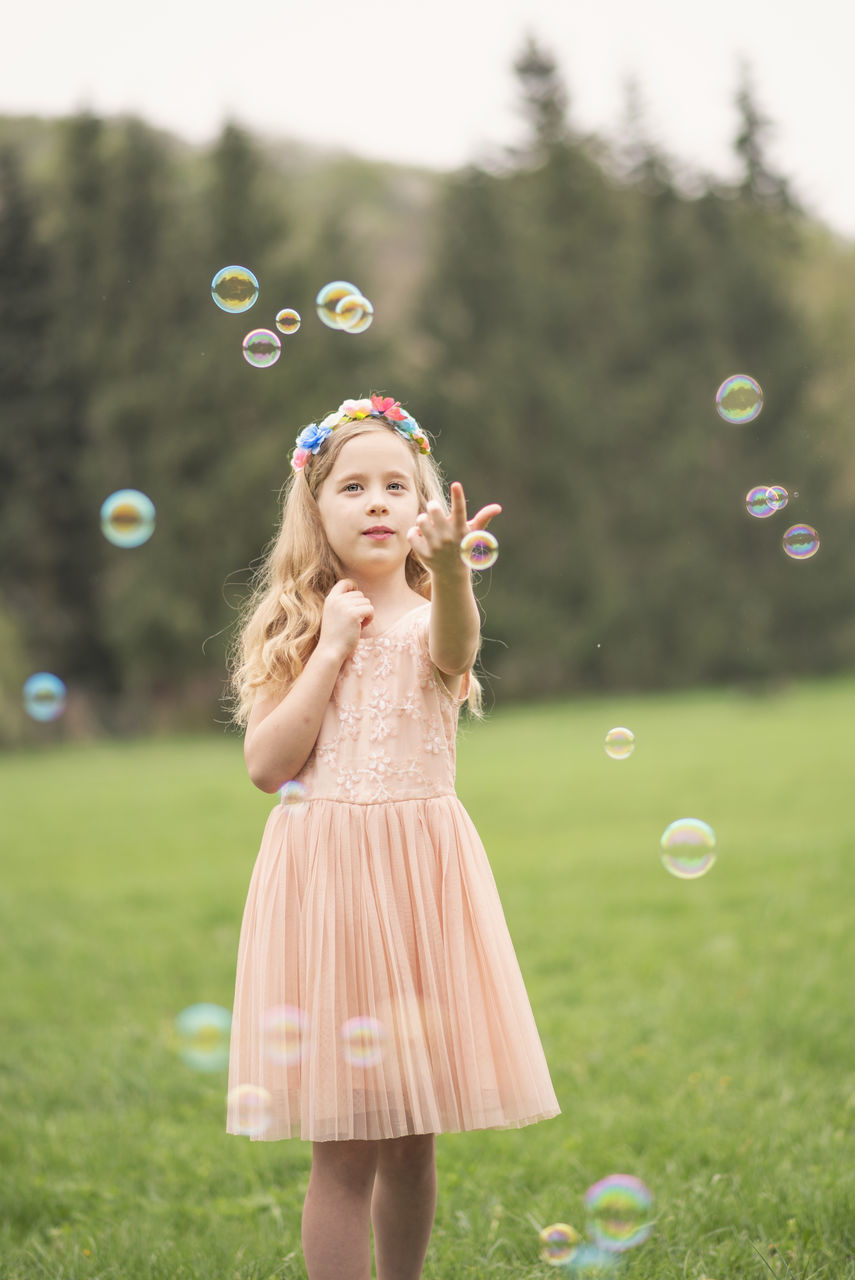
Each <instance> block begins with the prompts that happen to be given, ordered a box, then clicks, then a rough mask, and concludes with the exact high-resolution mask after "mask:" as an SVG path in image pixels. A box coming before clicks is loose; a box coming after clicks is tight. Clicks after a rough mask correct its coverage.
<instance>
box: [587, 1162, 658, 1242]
mask: <svg viewBox="0 0 855 1280" xmlns="http://www.w3.org/2000/svg"><path fill="white" fill-rule="evenodd" d="M652 1208H653V1196H652V1194H651V1192H650V1191H649V1190H648V1188H647V1187H646V1186H645V1185H644V1183H643V1182H642V1181H641V1179H640V1178H636V1177H634V1176H633V1175H632V1174H630V1173H612V1174H610V1175H609V1176H608V1177H607V1178H602V1179H601V1180H600V1181H599V1182H595V1183H594V1185H593V1186H591V1187H589V1188H588V1190H587V1191H586V1192H585V1210H586V1213H587V1226H588V1234H589V1236H590V1237H591V1239H592V1240H593V1241H594V1243H595V1244H596V1245H597V1246H599V1248H601V1249H605V1250H606V1252H608V1253H623V1252H624V1251H625V1250H626V1249H632V1248H633V1247H634V1246H635V1245H638V1244H641V1243H642V1241H644V1240H646V1239H647V1237H648V1236H649V1235H650V1232H651V1231H652V1230H653V1219H652Z"/></svg>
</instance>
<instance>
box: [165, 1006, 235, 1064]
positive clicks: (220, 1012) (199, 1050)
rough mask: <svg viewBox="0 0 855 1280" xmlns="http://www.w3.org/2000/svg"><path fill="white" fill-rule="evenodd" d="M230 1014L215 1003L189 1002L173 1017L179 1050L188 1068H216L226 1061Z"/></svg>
mask: <svg viewBox="0 0 855 1280" xmlns="http://www.w3.org/2000/svg"><path fill="white" fill-rule="evenodd" d="M231 1026H232V1015H231V1014H230V1013H229V1011H228V1009H224V1008H223V1007H222V1006H221V1005H218V1004H191V1005H190V1006H189V1007H188V1008H187V1009H182V1011H181V1013H179V1014H178V1015H177V1017H176V1019H175V1032H176V1035H177V1037H178V1052H179V1054H180V1056H181V1060H182V1061H183V1062H186V1063H187V1066H188V1067H195V1068H196V1070H197V1071H219V1069H220V1068H221V1067H224V1066H226V1065H227V1063H228V1060H229V1034H230V1032H231Z"/></svg>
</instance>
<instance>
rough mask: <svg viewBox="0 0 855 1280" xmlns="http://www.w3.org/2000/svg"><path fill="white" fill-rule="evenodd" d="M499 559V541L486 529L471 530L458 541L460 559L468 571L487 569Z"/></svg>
mask: <svg viewBox="0 0 855 1280" xmlns="http://www.w3.org/2000/svg"><path fill="white" fill-rule="evenodd" d="M498 558H499V540H498V538H497V537H496V536H495V534H492V533H490V532H489V531H488V530H487V529H471V530H470V531H469V533H465V534H464V535H463V537H462V539H461V541H460V559H461V560H462V561H463V563H464V564H465V565H468V566H469V568H470V569H489V568H490V566H491V565H494V564H495V563H496V561H497V560H498Z"/></svg>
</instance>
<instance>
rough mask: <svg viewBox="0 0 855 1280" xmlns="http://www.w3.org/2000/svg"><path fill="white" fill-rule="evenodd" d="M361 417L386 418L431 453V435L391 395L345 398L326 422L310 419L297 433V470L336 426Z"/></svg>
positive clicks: (404, 434)
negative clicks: (428, 435)
mask: <svg viewBox="0 0 855 1280" xmlns="http://www.w3.org/2000/svg"><path fill="white" fill-rule="evenodd" d="M361 418H384V419H385V420H386V422H388V423H389V424H390V425H391V426H393V427H394V428H395V430H396V431H399V432H400V434H401V435H402V436H403V437H404V439H405V440H412V442H413V444H415V445H417V446H418V449H419V453H430V444H429V443H428V438H427V436H426V435H425V433H424V432H423V431H422V429H421V427H420V426H419V424H418V423H417V422H416V420H415V418H413V417H411V416H410V414H408V413H406V412H405V410H403V409H402V408H401V406H400V404H399V402H398V401H397V400H393V399H392V397H391V396H372V397H371V399H370V400H345V401H343V402H342V404H340V405H339V407H338V408H337V409H336V411H335V413H328V414H327V416H326V417H325V418H324V419H323V421H322V422H310V423H309V425H308V426H307V427H304V428H303V430H302V431H301V432H300V434H299V435H298V436H297V447H296V449H295V450H294V454H293V457H292V458H291V466H292V467H293V468H294V470H295V471H302V470H303V468H304V467H305V465H306V463H307V462H308V461H309V454H311V453H317V452H318V450H319V449H320V447H321V445H322V444H323V442H324V441H325V440H326V439H327V437H328V436H331V435H332V433H333V432H334V431H335V429H336V427H340V426H342V425H343V424H344V423H346V422H358V421H359V420H360V419H361Z"/></svg>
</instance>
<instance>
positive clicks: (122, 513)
mask: <svg viewBox="0 0 855 1280" xmlns="http://www.w3.org/2000/svg"><path fill="white" fill-rule="evenodd" d="M155 520H156V512H155V509H154V503H153V502H152V500H151V498H149V497H147V496H146V494H144V493H140V491H139V489H117V490H116V492H115V493H111V494H110V496H109V498H105V499H104V501H103V502H102V504H101V532H102V533H103V535H104V537H105V538H106V539H107V541H108V542H112V544H113V546H114V547H141V546H142V544H143V543H144V542H148V540H149V538H150V537H151V535H152V534H153V533H154V526H155Z"/></svg>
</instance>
